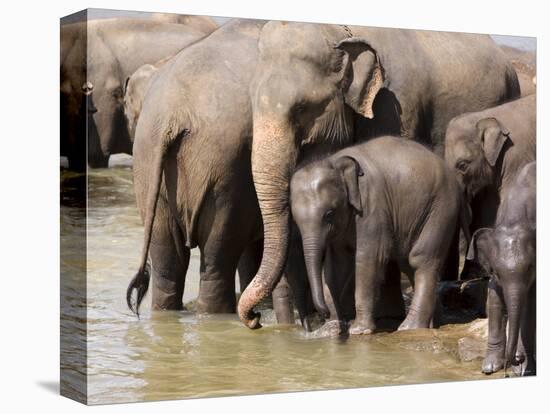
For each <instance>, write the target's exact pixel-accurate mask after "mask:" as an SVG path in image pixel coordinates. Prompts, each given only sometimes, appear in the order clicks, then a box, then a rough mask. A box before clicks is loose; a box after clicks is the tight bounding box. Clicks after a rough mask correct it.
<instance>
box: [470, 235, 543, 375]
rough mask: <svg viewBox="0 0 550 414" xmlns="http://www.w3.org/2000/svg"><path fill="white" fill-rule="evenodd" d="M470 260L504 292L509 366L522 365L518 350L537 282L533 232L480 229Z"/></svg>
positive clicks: (474, 238)
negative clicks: (534, 283) (521, 331)
mask: <svg viewBox="0 0 550 414" xmlns="http://www.w3.org/2000/svg"><path fill="white" fill-rule="evenodd" d="M466 259H467V260H472V261H474V262H477V263H478V264H480V265H481V266H482V267H483V268H484V269H485V271H486V272H487V273H488V274H489V275H491V278H492V279H493V281H494V282H496V284H497V285H498V286H499V287H500V288H501V290H502V299H503V301H504V303H505V304H506V309H507V311H508V336H507V339H506V353H505V367H506V366H510V365H515V364H517V363H521V360H519V361H518V360H517V357H516V351H517V345H518V338H519V332H520V324H521V319H522V316H523V312H525V311H526V309H527V304H526V301H527V297H528V291H529V288H530V287H531V285H532V284H533V282H534V279H535V271H534V263H535V246H534V240H533V235H532V233H530V232H528V231H524V230H518V229H509V228H505V229H499V228H497V229H495V230H493V229H489V228H482V229H479V230H477V231H476V232H475V233H474V234H473V236H472V240H471V243H470V247H469V249H468V254H467V257H466Z"/></svg>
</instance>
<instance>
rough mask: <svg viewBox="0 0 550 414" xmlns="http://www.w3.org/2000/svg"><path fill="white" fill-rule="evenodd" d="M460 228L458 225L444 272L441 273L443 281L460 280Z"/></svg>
mask: <svg viewBox="0 0 550 414" xmlns="http://www.w3.org/2000/svg"><path fill="white" fill-rule="evenodd" d="M459 253H460V227H459V226H458V225H457V227H456V229H455V233H454V235H453V238H452V240H451V245H450V247H449V251H448V253H447V257H446V259H445V264H444V266H443V272H442V273H441V278H440V279H441V280H442V281H454V280H458V270H459V269H458V268H459V266H460V256H459Z"/></svg>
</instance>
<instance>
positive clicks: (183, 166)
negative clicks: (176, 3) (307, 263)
mask: <svg viewBox="0 0 550 414" xmlns="http://www.w3.org/2000/svg"><path fill="white" fill-rule="evenodd" d="M264 24H265V22H263V21H256V20H234V21H232V22H228V23H227V24H225V25H224V26H222V27H221V28H220V29H218V30H217V31H216V32H215V33H213V34H212V35H210V36H209V37H207V38H206V39H203V40H202V41H200V42H198V43H196V44H194V45H192V46H189V47H188V48H186V49H185V50H183V51H181V52H180V53H178V54H177V55H176V56H175V57H174V58H172V59H170V60H169V61H168V62H167V63H166V64H165V65H164V66H162V67H161V68H160V69H159V70H158V72H157V73H156V74H155V75H153V77H152V79H151V86H150V87H149V89H148V91H147V93H146V96H145V99H144V101H143V107H142V111H141V114H140V116H139V121H138V123H137V128H136V135H135V142H134V187H135V193H136V200H137V204H138V208H139V211H140V213H141V216H142V218H143V220H144V227H145V240H144V248H143V253H142V256H141V264H140V267H139V270H138V272H137V274H136V276H135V277H134V279H133V280H132V281H131V283H130V285H129V286H128V292H127V293H128V296H127V300H128V306H129V307H130V309H132V310H134V311H136V312H137V310H138V308H139V304H140V302H141V300H142V299H143V296H144V294H145V293H146V291H147V289H148V285H149V271H148V269H147V267H146V262H147V257H148V255H149V254H150V257H151V262H152V273H153V286H152V301H153V309H181V308H182V295H183V290H184V285H185V277H186V271H187V267H188V264H189V254H190V248H193V247H195V246H198V247H199V249H200V252H201V267H200V287H199V297H198V301H197V311H198V312H201V313H202V312H207V313H230V312H235V310H236V297H235V271H236V269H237V266H238V268H239V275H240V284H241V288H244V286H246V285H247V284H248V282H249V280H250V279H251V278H252V276H253V275H254V273H255V272H256V270H257V268H258V266H259V262H260V260H261V254H262V235H263V232H262V220H261V215H260V210H259V206H258V201H257V198H256V193H255V191H254V185H253V183H252V173H251V166H250V146H251V141H252V109H251V106H250V97H249V95H248V87H249V84H250V80H251V79H252V76H253V73H254V68H255V65H256V61H257V54H258V52H257V41H258V37H259V34H260V30H261V28H262V26H263V25H264ZM134 289H135V290H137V302H136V304H135V305H134V304H133V303H132V294H133V291H134ZM288 295H289V289H288V285H287V284H286V282H285V280H284V279H283V280H282V281H281V283H279V288H278V289H277V290H276V291H275V292H274V308H275V311H276V313H277V319H278V321H279V322H292V321H293V320H294V316H293V313H292V310H291V309H290V306H289V303H288Z"/></svg>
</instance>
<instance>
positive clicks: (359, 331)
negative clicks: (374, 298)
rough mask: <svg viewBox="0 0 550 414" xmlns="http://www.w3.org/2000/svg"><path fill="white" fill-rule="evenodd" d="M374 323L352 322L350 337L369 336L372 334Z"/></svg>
mask: <svg viewBox="0 0 550 414" xmlns="http://www.w3.org/2000/svg"><path fill="white" fill-rule="evenodd" d="M374 329H375V325H374V322H366V321H358V320H357V319H356V320H355V321H353V323H352V325H351V328H350V329H349V333H350V335H370V334H372V333H373V332H374Z"/></svg>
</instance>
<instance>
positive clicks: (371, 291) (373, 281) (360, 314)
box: [349, 247, 386, 335]
mask: <svg viewBox="0 0 550 414" xmlns="http://www.w3.org/2000/svg"><path fill="white" fill-rule="evenodd" d="M366 250H367V251H375V248H374V247H372V248H371V249H369V248H367V249H366ZM385 270H386V263H381V262H380V261H379V260H377V259H376V258H375V257H371V256H370V255H368V254H365V253H364V252H362V254H359V252H358V254H357V257H356V264H355V320H354V321H353V323H352V325H351V328H350V330H349V333H350V334H351V335H362V334H371V333H373V332H374V329H375V328H376V324H375V320H374V308H375V298H376V295H377V293H378V292H379V289H380V284H381V281H382V280H381V279H382V278H383V276H384V273H385Z"/></svg>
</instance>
